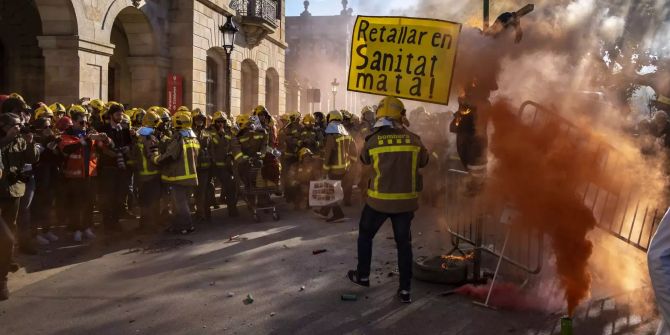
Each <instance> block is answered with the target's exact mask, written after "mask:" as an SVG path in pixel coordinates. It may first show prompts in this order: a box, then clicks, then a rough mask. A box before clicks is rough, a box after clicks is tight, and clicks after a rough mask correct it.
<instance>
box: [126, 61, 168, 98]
mask: <svg viewBox="0 0 670 335" xmlns="http://www.w3.org/2000/svg"><path fill="white" fill-rule="evenodd" d="M128 66H129V67H130V73H131V79H130V80H131V87H132V89H131V99H130V103H131V104H132V105H133V107H142V108H145V109H146V108H149V107H150V106H156V105H158V106H163V105H165V104H166V97H165V95H166V93H165V92H166V82H165V81H166V77H167V71H168V70H169V67H170V60H169V59H166V58H163V57H154V56H147V57H128Z"/></svg>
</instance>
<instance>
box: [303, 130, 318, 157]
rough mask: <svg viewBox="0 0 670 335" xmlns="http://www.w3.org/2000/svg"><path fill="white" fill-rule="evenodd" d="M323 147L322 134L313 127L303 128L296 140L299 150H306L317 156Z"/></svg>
mask: <svg viewBox="0 0 670 335" xmlns="http://www.w3.org/2000/svg"><path fill="white" fill-rule="evenodd" d="M322 146H323V133H322V132H320V131H318V130H317V129H316V128H315V127H303V128H302V130H301V131H300V137H299V140H298V147H299V148H308V149H309V150H311V151H312V153H314V154H318V153H319V151H320V150H321V147H322Z"/></svg>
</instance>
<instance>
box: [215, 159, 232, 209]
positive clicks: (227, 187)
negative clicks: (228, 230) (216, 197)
mask: <svg viewBox="0 0 670 335" xmlns="http://www.w3.org/2000/svg"><path fill="white" fill-rule="evenodd" d="M212 177H216V179H218V180H219V183H221V197H222V198H224V197H225V202H226V206H228V212H229V213H230V212H233V213H235V212H237V182H236V181H235V175H234V174H233V170H232V169H231V168H229V167H226V166H217V167H216V168H215V169H214V170H213V175H212Z"/></svg>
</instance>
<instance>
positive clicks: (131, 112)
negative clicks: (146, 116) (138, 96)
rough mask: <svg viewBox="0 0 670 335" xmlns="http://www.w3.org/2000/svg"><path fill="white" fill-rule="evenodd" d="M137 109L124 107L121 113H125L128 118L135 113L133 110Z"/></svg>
mask: <svg viewBox="0 0 670 335" xmlns="http://www.w3.org/2000/svg"><path fill="white" fill-rule="evenodd" d="M136 111H137V108H130V109H126V110H124V111H123V114H125V115H127V116H128V117H129V118H131V119H132V118H133V115H135V112H136Z"/></svg>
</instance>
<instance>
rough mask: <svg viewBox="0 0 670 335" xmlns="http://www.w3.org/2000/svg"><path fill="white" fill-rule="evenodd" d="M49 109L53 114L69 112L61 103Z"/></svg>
mask: <svg viewBox="0 0 670 335" xmlns="http://www.w3.org/2000/svg"><path fill="white" fill-rule="evenodd" d="M49 108H50V109H51V111H52V112H54V114H65V113H66V112H67V110H66V109H65V106H64V105H63V104H62V103H59V102H56V103H54V104H52V105H51V106H49Z"/></svg>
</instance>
